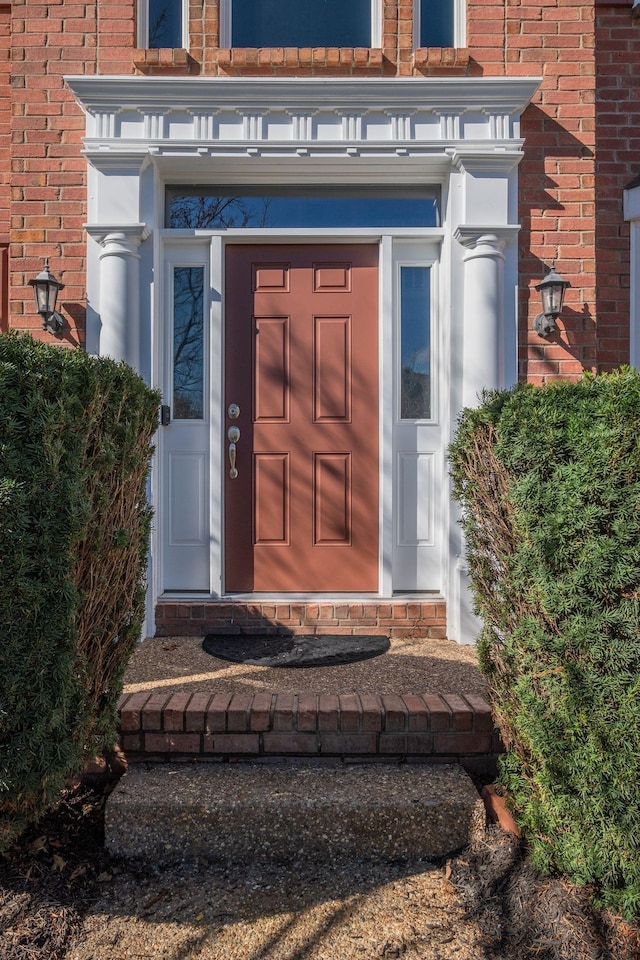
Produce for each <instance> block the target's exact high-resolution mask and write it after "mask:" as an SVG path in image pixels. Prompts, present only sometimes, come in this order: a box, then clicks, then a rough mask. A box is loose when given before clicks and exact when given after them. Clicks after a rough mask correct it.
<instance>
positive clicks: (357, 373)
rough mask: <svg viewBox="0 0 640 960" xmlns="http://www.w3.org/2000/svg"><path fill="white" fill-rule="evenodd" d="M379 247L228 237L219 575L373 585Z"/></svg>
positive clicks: (302, 587) (319, 586)
mask: <svg viewBox="0 0 640 960" xmlns="http://www.w3.org/2000/svg"><path fill="white" fill-rule="evenodd" d="M377 260H378V248H377V247H376V246H370V245H354V246H348V247H347V246H311V245H297V246H270V247H267V246H265V247H260V246H228V247H227V250H226V281H225V298H226V332H225V385H226V386H225V390H226V403H225V409H226V410H227V411H228V408H229V405H230V404H232V403H235V404H237V405H238V406H239V407H240V414H239V416H238V417H237V418H236V419H233V420H232V419H230V418H229V417H227V419H226V422H225V431H226V430H228V428H229V427H230V426H234V425H235V426H237V427H238V428H239V430H240V437H239V439H238V441H237V444H236V468H237V471H238V475H237V477H236V478H235V479H232V478H231V476H230V467H231V462H230V460H229V458H228V453H229V450H228V448H229V440H228V437H227V436H226V435H225V444H226V448H227V454H226V456H227V459H226V466H225V476H226V479H225V589H226V590H227V591H231V592H234V591H235V592H240V591H242V592H249V591H289V592H294V591H295V592H312V591H320V592H325V591H375V590H377V588H378V530H379V521H378V486H379V483H378V472H379V471H378V350H377V343H378V313H377V310H378V280H377Z"/></svg>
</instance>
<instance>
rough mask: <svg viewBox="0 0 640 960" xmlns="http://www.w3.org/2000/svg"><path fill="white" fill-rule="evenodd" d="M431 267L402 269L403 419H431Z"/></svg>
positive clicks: (401, 362)
mask: <svg viewBox="0 0 640 960" xmlns="http://www.w3.org/2000/svg"><path fill="white" fill-rule="evenodd" d="M430 308H431V268H430V267H400V364H401V377H400V417H401V419H402V420H424V419H426V420H428V419H430V418H431V309H430Z"/></svg>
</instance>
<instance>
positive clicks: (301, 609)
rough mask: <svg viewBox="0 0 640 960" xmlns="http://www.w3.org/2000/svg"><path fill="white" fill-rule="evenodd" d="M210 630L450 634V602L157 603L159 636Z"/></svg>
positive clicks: (341, 600) (288, 632)
mask: <svg viewBox="0 0 640 960" xmlns="http://www.w3.org/2000/svg"><path fill="white" fill-rule="evenodd" d="M207 633H219V634H220V633H244V634H251V633H265V634H275V635H278V634H292V633H294V634H301V633H333V634H336V633H338V634H339V633H346V634H359V635H361V636H362V635H364V634H385V635H387V636H390V637H408V636H412V637H431V638H432V639H443V638H445V637H446V635H447V628H446V604H445V602H444V600H443V599H442V598H437V597H436V598H433V599H430V600H406V599H405V600H397V599H393V600H344V599H338V600H321V601H313V602H307V601H299V602H296V601H280V600H268V601H266V600H265V601H255V600H251V601H242V600H234V601H229V600H214V601H206V602H200V603H195V602H193V601H191V600H179V601H166V602H165V601H161V602H160V603H158V604H157V606H156V635H157V636H159V637H168V636H175V637H185V636H204V635H205V634H207Z"/></svg>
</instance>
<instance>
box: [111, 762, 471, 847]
mask: <svg viewBox="0 0 640 960" xmlns="http://www.w3.org/2000/svg"><path fill="white" fill-rule="evenodd" d="M482 824H484V805H483V803H482V801H481V799H480V796H479V794H478V792H477V790H476V789H475V787H474V785H473V783H472V781H471V780H470V778H469V776H468V775H467V774H466V773H465V772H464V770H463V769H462V767H460V766H454V765H433V766H431V765H417V764H416V765H406V764H405V765H387V764H361V765H359V764H354V765H348V764H332V763H316V764H312V763H292V762H290V761H289V762H287V761H286V760H283V761H278V762H272V763H268V764H265V763H262V764H261V763H218V764H216V763H202V764H136V765H134V766H132V767H130V768H129V771H128V773H127V774H125V776H124V777H123V778H122V779H121V781H120V783H119V784H118V786H117V787H116V789H115V790H114V791H113V793H112V794H111V795H110V797H109V799H108V801H107V806H106V816H105V842H106V847H107V849H108V850H109V851H110V852H111V853H112V854H114V855H115V856H120V857H125V858H133V859H140V860H149V861H153V862H156V863H158V862H170V861H175V860H182V859H204V860H210V861H216V860H226V861H229V862H236V861H247V860H249V861H253V860H265V859H268V860H271V861H274V862H282V861H292V860H299V859H312V860H315V861H319V862H321V861H327V860H335V859H337V858H341V857H345V858H346V857H358V858H360V859H371V860H387V859H403V858H414V859H415V858H424V859H427V860H429V859H435V858H439V857H443V856H447V855H449V854H451V853H452V852H454V851H455V850H459V849H460V848H461V847H463V846H465V845H466V844H467V843H468V842H469V839H470V836H471V835H472V834H473V832H474V831H475V830H476V829H478V828H479V827H480V826H481V825H482Z"/></svg>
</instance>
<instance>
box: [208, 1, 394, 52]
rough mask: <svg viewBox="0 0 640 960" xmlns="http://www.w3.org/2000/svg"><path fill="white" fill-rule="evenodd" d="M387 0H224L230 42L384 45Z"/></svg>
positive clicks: (224, 36) (225, 37)
mask: <svg viewBox="0 0 640 960" xmlns="http://www.w3.org/2000/svg"><path fill="white" fill-rule="evenodd" d="M380 11H381V0H348V2H345V0H221V38H220V45H221V46H223V47H225V46H228V47H376V46H380Z"/></svg>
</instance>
